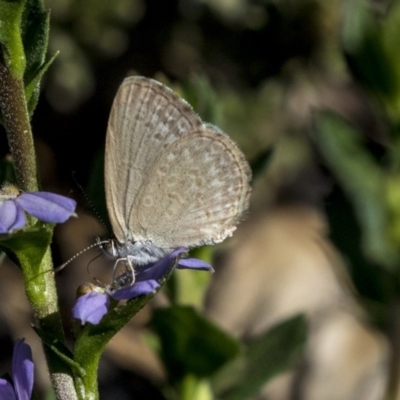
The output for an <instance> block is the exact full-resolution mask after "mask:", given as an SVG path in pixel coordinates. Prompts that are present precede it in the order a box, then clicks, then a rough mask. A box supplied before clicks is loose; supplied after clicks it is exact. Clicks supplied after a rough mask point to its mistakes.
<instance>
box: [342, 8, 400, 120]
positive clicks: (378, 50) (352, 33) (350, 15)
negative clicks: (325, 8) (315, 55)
mask: <svg viewBox="0 0 400 400" xmlns="http://www.w3.org/2000/svg"><path fill="white" fill-rule="evenodd" d="M343 16H344V19H343V29H342V39H343V46H344V49H345V51H346V55H347V57H348V58H347V59H348V62H349V66H350V68H351V70H352V72H353V75H354V77H355V78H356V79H357V80H358V81H359V82H360V83H362V84H363V85H364V86H365V87H366V88H368V89H369V90H370V92H371V93H372V94H373V95H374V96H375V97H377V98H378V99H379V100H380V101H381V102H382V103H383V105H384V106H385V107H386V110H387V111H388V112H389V115H390V116H391V118H392V119H393V120H394V121H396V122H399V121H400V54H399V51H398V43H399V40H400V1H399V0H394V1H393V2H392V4H391V7H390V8H389V11H388V13H387V15H386V16H385V18H383V19H381V20H379V18H378V16H377V15H374V11H373V7H371V5H370V4H369V3H368V2H365V1H364V0H355V1H350V2H346V3H345V5H344V12H343Z"/></svg>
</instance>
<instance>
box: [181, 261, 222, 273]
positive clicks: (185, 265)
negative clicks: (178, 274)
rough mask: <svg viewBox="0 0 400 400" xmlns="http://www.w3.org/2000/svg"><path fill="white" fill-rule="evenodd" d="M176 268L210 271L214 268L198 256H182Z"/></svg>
mask: <svg viewBox="0 0 400 400" xmlns="http://www.w3.org/2000/svg"><path fill="white" fill-rule="evenodd" d="M176 268H178V269H198V270H201V271H210V272H214V268H213V267H212V266H211V265H210V264H209V263H206V262H205V261H203V260H199V259H198V258H182V259H181V260H179V262H178V265H177V266H176Z"/></svg>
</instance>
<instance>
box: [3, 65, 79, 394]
mask: <svg viewBox="0 0 400 400" xmlns="http://www.w3.org/2000/svg"><path fill="white" fill-rule="evenodd" d="M0 108H1V111H2V116H3V123H4V126H5V128H6V131H7V136H8V142H9V145H10V150H11V154H12V156H13V161H14V165H15V174H16V179H17V185H18V187H19V189H21V190H23V191H37V190H38V187H39V185H38V179H37V167H36V156H35V149H34V144H33V137H32V131H31V125H30V120H29V113H28V108H27V104H26V100H25V91H24V84H23V81H22V80H21V79H17V78H15V77H14V76H13V75H12V74H11V73H10V72H9V70H8V69H7V68H6V67H5V66H4V65H3V64H1V63H0ZM20 264H21V268H22V273H23V276H24V282H25V291H26V295H27V297H28V300H29V302H30V304H31V305H32V308H33V311H34V317H35V322H36V324H37V325H38V326H39V327H40V329H42V330H43V331H47V332H51V333H52V335H53V336H54V338H55V339H57V340H59V341H61V342H64V331H63V327H62V323H61V317H60V311H59V308H58V297H57V291H56V285H55V280H54V274H53V273H52V272H49V271H53V264H52V259H51V254H50V248H48V249H47V251H46V254H45V256H44V257H43V260H42V262H41V264H40V266H39V268H38V269H35V270H33V268H32V266H31V263H30V260H20ZM44 351H45V354H46V358H47V362H48V366H49V369H50V377H51V380H52V383H53V387H54V390H55V392H56V396H57V399H59V400H66V399H68V400H69V399H75V398H76V396H75V388H74V382H73V379H72V376H71V372H70V371H69V370H67V369H66V367H65V365H64V364H62V363H61V362H60V360H59V359H58V358H57V357H55V356H54V354H53V353H51V352H50V351H49V349H48V348H47V347H46V346H44Z"/></svg>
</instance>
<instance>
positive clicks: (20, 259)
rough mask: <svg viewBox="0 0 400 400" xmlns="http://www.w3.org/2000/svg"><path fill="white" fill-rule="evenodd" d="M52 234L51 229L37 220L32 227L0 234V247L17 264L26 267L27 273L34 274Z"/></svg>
mask: <svg viewBox="0 0 400 400" xmlns="http://www.w3.org/2000/svg"><path fill="white" fill-rule="evenodd" d="M52 234H53V231H52V229H49V228H48V227H45V226H44V225H43V223H41V222H37V223H36V224H35V225H34V226H33V227H32V228H28V229H24V230H21V231H17V232H15V233H12V234H3V235H0V248H1V249H3V250H4V252H5V253H6V254H7V255H8V256H9V257H10V259H11V260H13V261H14V262H15V263H16V264H17V265H19V266H21V267H26V270H27V271H30V272H29V274H35V273H37V271H38V268H39V266H40V263H41V262H42V259H43V257H44V255H45V253H46V251H47V249H48V246H49V245H50V242H51V238H52Z"/></svg>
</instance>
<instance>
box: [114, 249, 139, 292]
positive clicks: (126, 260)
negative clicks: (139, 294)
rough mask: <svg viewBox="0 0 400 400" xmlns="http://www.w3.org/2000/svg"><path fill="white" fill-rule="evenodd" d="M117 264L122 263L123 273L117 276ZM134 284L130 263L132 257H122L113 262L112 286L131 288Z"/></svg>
mask: <svg viewBox="0 0 400 400" xmlns="http://www.w3.org/2000/svg"><path fill="white" fill-rule="evenodd" d="M119 263H123V265H124V267H125V272H124V273H122V274H120V275H118V266H119ZM134 283H135V269H134V266H133V262H132V257H130V256H128V257H123V258H118V259H117V260H115V264H114V267H113V274H112V286H113V287H114V288H117V287H118V288H121V287H124V286H132V285H133V284H134Z"/></svg>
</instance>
